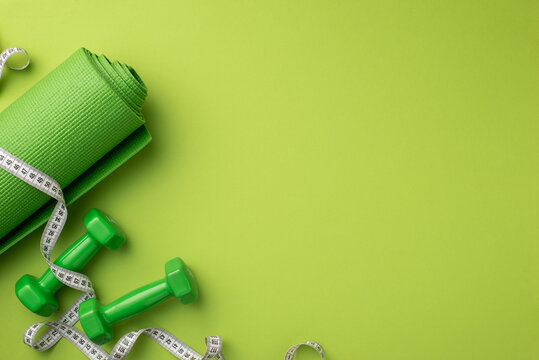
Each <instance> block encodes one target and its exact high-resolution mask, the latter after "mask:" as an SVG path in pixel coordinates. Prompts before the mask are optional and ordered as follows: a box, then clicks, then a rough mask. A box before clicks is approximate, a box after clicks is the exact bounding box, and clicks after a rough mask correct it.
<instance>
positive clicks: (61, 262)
mask: <svg viewBox="0 0 539 360" xmlns="http://www.w3.org/2000/svg"><path fill="white" fill-rule="evenodd" d="M83 222H84V227H86V230H87V232H86V234H84V235H82V236H81V237H80V238H79V239H78V240H77V241H76V242H75V243H74V244H73V245H71V246H70V247H69V249H67V250H66V251H64V252H63V253H62V255H60V256H59V257H58V259H56V261H55V262H54V263H55V264H56V265H58V266H60V267H62V268H64V269H68V270H73V271H80V270H82V268H83V267H84V266H85V265H86V264H87V263H88V261H90V259H91V258H92V257H93V256H94V255H95V254H96V253H97V251H98V250H99V249H100V248H101V246H105V247H107V248H109V249H112V250H116V249H118V248H119V247H120V246H122V244H123V243H124V241H125V235H124V233H123V232H122V230H121V229H120V227H119V226H118V225H117V224H116V222H114V220H112V219H111V218H110V217H108V216H107V215H105V214H104V213H102V212H101V211H99V210H97V209H92V210H90V211H88V213H86V215H84V218H83ZM63 285H64V284H63V283H62V282H60V281H59V280H58V279H57V278H56V277H55V276H54V275H53V273H52V271H51V270H50V269H48V270H47V271H45V273H44V274H43V275H42V276H41V277H40V278H39V279H36V278H35V277H33V276H31V275H24V276H23V277H21V278H20V279H19V281H17V283H16V284H15V293H16V294H17V297H18V298H19V300H20V301H21V302H22V303H23V304H24V306H26V307H27V308H28V309H30V310H31V311H33V312H35V313H36V314H38V315H41V316H49V315H51V314H52V313H53V312H54V311H55V310H56V309H57V308H58V300H56V298H55V297H54V294H55V293H56V292H57V291H58V290H59V289H60V288H61V287H62V286H63Z"/></svg>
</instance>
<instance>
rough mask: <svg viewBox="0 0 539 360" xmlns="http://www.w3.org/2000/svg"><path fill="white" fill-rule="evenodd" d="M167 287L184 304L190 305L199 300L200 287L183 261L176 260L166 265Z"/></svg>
mask: <svg viewBox="0 0 539 360" xmlns="http://www.w3.org/2000/svg"><path fill="white" fill-rule="evenodd" d="M165 274H166V279H167V285H168V286H169V288H170V290H171V291H172V293H173V294H174V296H176V297H177V298H178V300H180V302H181V303H182V304H189V303H191V302H193V301H195V300H196V299H197V298H198V285H197V281H196V279H195V276H194V275H193V273H192V272H191V269H189V268H188V267H187V265H185V263H184V262H183V260H182V259H180V258H174V259H172V260H169V261H168V262H167V263H166V264H165Z"/></svg>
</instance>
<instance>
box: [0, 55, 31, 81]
mask: <svg viewBox="0 0 539 360" xmlns="http://www.w3.org/2000/svg"><path fill="white" fill-rule="evenodd" d="M15 54H24V55H25V56H26V64H24V65H23V66H21V67H13V66H9V65H7V64H6V62H7V60H8V59H9V58H10V57H11V56H12V55H15ZM28 65H30V56H28V53H27V52H26V50H24V49H23V48H20V47H10V48H7V49H6V50H4V51H2V52H1V53H0V78H2V71H3V70H4V66H7V67H8V68H10V69H11V70H24V69H26V68H27V67H28Z"/></svg>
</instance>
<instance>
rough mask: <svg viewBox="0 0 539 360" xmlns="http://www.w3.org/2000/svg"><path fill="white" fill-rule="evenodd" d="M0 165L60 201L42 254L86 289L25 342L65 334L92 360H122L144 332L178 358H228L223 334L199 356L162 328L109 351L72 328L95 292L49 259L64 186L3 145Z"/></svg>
mask: <svg viewBox="0 0 539 360" xmlns="http://www.w3.org/2000/svg"><path fill="white" fill-rule="evenodd" d="M0 167H1V168H2V169H4V170H6V171H8V172H9V173H10V174H12V175H14V176H16V177H18V178H19V179H21V180H22V181H24V182H26V183H27V184H29V185H31V186H33V187H35V188H36V189H38V190H40V191H42V192H44V193H46V194H47V195H49V196H51V197H52V198H54V199H56V200H57V201H58V203H57V204H56V206H55V207H54V210H53V212H52V215H51V216H50V218H49V220H48V221H47V225H46V226H45V230H44V231H43V234H42V236H41V254H42V255H43V257H44V258H45V260H46V261H47V264H48V265H49V268H50V269H51V271H52V273H53V274H54V276H55V277H56V278H57V279H58V280H59V281H61V282H62V283H63V284H65V285H67V286H69V287H72V288H74V289H77V290H80V291H82V292H83V294H82V295H81V296H80V297H79V298H78V299H77V300H76V301H75V302H74V303H73V304H72V305H71V306H70V307H69V308H68V309H67V310H66V311H65V312H64V313H63V314H62V315H61V316H60V317H59V318H58V319H57V320H56V321H46V322H41V323H36V324H32V325H30V326H29V327H28V328H27V329H26V330H25V331H24V334H23V342H24V343H25V344H26V345H28V346H30V347H32V348H34V349H36V350H38V351H45V350H48V349H50V348H51V347H52V346H54V345H55V344H56V343H57V342H58V341H59V340H60V339H61V338H62V337H65V338H66V339H67V340H69V341H70V342H71V343H72V344H73V345H75V346H76V347H77V348H78V349H79V350H80V351H82V352H83V353H84V355H86V356H87V357H88V358H89V359H91V360H112V359H116V360H120V359H123V358H125V357H126V356H127V355H128V354H129V352H130V351H131V349H132V347H133V345H134V344H135V342H136V341H137V339H138V338H139V336H140V335H141V334H145V335H147V336H148V337H150V338H151V339H153V340H154V341H155V342H157V343H158V344H159V345H161V346H162V347H163V348H165V349H166V350H168V351H169V352H170V353H171V354H172V355H174V356H175V357H177V358H178V359H182V360H206V359H210V358H215V359H218V360H225V358H224V356H223V355H222V354H221V347H222V339H221V337H220V336H208V337H206V353H205V354H204V355H200V354H199V353H197V352H196V351H194V350H193V349H191V348H190V347H189V346H187V345H186V344H185V343H183V342H182V341H181V340H179V339H178V338H176V337H175V336H174V335H172V334H170V333H169V332H167V331H165V330H163V329H160V328H146V329H141V330H138V331H132V332H129V333H127V334H126V335H124V336H123V337H122V338H120V340H119V341H118V342H117V343H116V345H115V346H114V348H113V349H112V352H111V353H110V354H109V353H107V352H106V351H105V350H103V348H101V347H100V346H98V345H96V344H94V343H93V342H92V341H90V339H88V337H87V336H86V335H84V334H83V333H82V332H81V331H79V330H77V329H75V328H73V325H74V324H75V323H76V322H77V321H78V320H79V314H78V311H79V305H80V303H81V302H83V301H85V300H88V299H90V298H94V297H95V292H94V289H93V287H92V283H91V281H90V279H89V278H88V277H87V276H86V275H84V274H81V273H78V272H75V271H71V270H67V269H64V268H62V267H60V266H58V265H55V264H54V263H53V262H52V261H51V260H50V258H51V254H52V251H53V249H54V246H55V245H56V242H57V241H58V238H59V236H60V233H61V232H62V229H63V228H64V225H65V223H66V220H67V207H66V205H65V201H64V197H63V195H62V189H61V187H60V185H59V184H58V183H57V182H56V180H54V179H53V178H51V177H50V176H48V175H46V174H45V173H43V172H41V171H39V170H38V169H36V168H34V167H33V166H31V165H29V164H27V163H25V162H24V161H22V160H20V159H19V158H17V157H16V156H14V155H12V154H11V153H9V152H8V151H6V150H5V149H3V148H0ZM44 326H48V327H49V329H48V330H47V331H46V332H45V333H44V334H43V335H42V336H41V337H40V338H39V339H37V341H36V339H35V338H36V336H37V333H38V331H39V329H41V328H42V327H44Z"/></svg>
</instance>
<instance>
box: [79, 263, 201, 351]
mask: <svg viewBox="0 0 539 360" xmlns="http://www.w3.org/2000/svg"><path fill="white" fill-rule="evenodd" d="M165 273H166V276H165V277H164V278H163V279H161V280H157V281H155V282H153V283H151V284H148V285H145V286H143V287H141V288H138V289H137V290H133V291H131V292H130V293H129V294H127V295H124V296H122V297H121V298H119V299H117V300H115V301H113V302H112V303H110V304H108V305H105V306H101V305H100V304H99V302H98V301H97V300H96V299H88V300H86V301H84V302H83V303H82V304H80V307H79V319H80V324H81V325H82V328H83V329H84V332H85V333H86V335H87V336H88V337H89V338H90V340H92V341H93V342H94V343H96V344H99V345H101V344H104V343H106V342H109V341H110V340H112V337H113V331H112V325H114V324H115V323H117V322H119V321H122V320H125V319H127V318H130V317H132V316H135V315H137V314H140V313H141V312H143V311H146V310H148V309H149V308H151V307H153V306H155V305H157V304H159V303H161V302H162V301H164V300H165V299H167V298H169V297H172V296H175V297H177V298H178V300H180V301H181V302H182V303H184V304H189V303H190V302H193V301H195V300H196V299H197V298H198V286H197V283H196V280H195V276H194V275H193V273H192V272H191V270H189V268H188V267H187V266H186V265H185V263H184V262H183V261H182V260H181V259H180V258H174V259H172V260H170V261H168V262H167V263H166V264H165Z"/></svg>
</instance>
